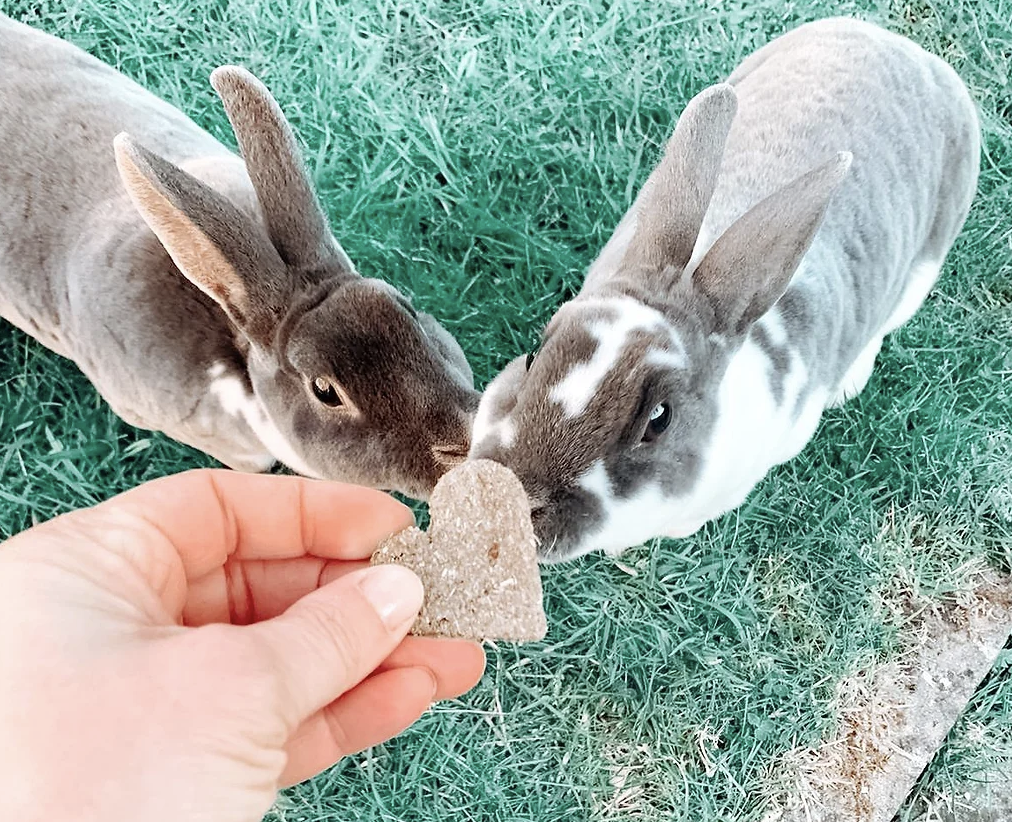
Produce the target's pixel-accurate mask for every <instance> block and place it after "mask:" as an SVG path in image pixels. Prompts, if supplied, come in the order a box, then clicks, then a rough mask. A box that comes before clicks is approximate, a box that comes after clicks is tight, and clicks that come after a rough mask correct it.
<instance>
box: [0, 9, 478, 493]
mask: <svg viewBox="0 0 1012 822" xmlns="http://www.w3.org/2000/svg"><path fill="white" fill-rule="evenodd" d="M219 72H223V70H219ZM218 90H219V93H220V94H222V98H223V101H225V102H226V104H227V105H226V108H227V110H228V111H229V116H230V119H232V121H233V126H234V127H236V132H237V136H238V137H239V139H240V144H241V147H242V148H243V153H244V155H246V156H247V159H250V166H249V168H247V163H245V162H244V161H243V159H241V158H240V157H238V156H237V155H236V154H234V153H233V152H231V151H230V150H228V149H227V148H225V146H223V145H222V144H221V143H219V142H218V141H217V140H215V139H214V138H213V137H212V136H211V135H209V134H208V133H207V132H206V131H204V130H202V129H201V128H199V127H198V126H197V125H196V124H194V123H193V122H192V121H191V120H190V119H189V118H188V117H186V116H185V115H184V114H183V113H182V112H180V111H179V110H178V109H176V108H175V107H173V106H171V105H169V104H168V103H166V102H164V101H162V100H160V99H159V98H157V97H156V96H154V95H153V94H151V93H149V92H148V91H146V90H145V89H143V88H142V87H141V86H139V85H138V84H137V83H135V82H133V81H132V80H130V79H129V78H127V77H125V76H124V75H122V74H121V73H119V72H117V71H116V70H115V69H113V68H111V67H109V66H107V65H105V64H103V63H102V62H100V61H99V60H97V59H95V58H93V57H91V56H90V55H88V54H86V53H85V52H83V51H81V50H80V49H78V48H77V47H75V46H73V45H71V44H69V43H67V42H64V41H62V40H59V39H57V38H55V37H52V36H50V35H48V34H44V33H42V32H39V31H36V30H34V29H32V28H30V27H28V26H25V25H23V24H20V23H17V22H15V21H12V20H10V19H8V18H6V17H3V16H2V15H0V146H2V148H0V316H3V317H4V318H6V319H7V320H9V321H10V322H12V323H13V324H14V325H16V326H17V327H19V328H20V329H22V330H23V331H25V332H26V333H28V334H29V335H31V336H33V337H35V338H37V339H38V340H39V341H41V342H42V343H43V344H44V345H46V346H47V347H49V348H51V349H52V350H54V351H56V352H57V353H59V354H61V355H63V356H66V357H69V358H70V359H72V360H73V361H74V362H75V363H76V364H77V365H78V366H79V367H80V368H81V370H82V371H83V372H84V374H85V375H86V376H87V377H88V378H89V379H90V380H91V381H92V382H93V383H94V385H95V386H96V388H97V389H98V391H99V392H100V393H101V394H102V396H103V397H104V398H105V399H106V400H107V401H108V402H109V404H110V405H111V406H112V408H113V410H114V411H115V412H116V413H117V414H119V415H120V416H121V417H122V418H123V419H125V420H127V421H128V422H130V423H132V424H134V425H137V426H140V427H142V428H147V429H153V430H160V431H163V432H165V433H166V434H167V435H169V436H171V437H173V438H175V439H177V440H180V441H182V442H184V443H187V444H189V445H191V446H194V447H196V448H198V449H200V450H202V451H205V452H207V453H208V454H211V455H212V456H214V457H215V458H217V459H218V460H220V461H221V462H223V463H225V464H227V465H230V466H232V467H234V468H237V469H242V470H255V471H260V470H266V469H267V468H269V467H270V466H271V465H272V464H273V463H274V462H275V461H278V460H280V461H281V462H284V463H286V464H287V465H288V466H289V467H291V468H293V469H294V470H296V471H299V472H300V473H304V474H306V475H309V476H317V477H320V476H326V477H329V478H336V479H345V480H349V481H354V482H359V483H361V484H365V485H372V486H377V487H386V488H393V489H396V490H402V491H404V492H405V493H408V494H411V495H414V496H425V495H426V494H427V493H428V490H431V487H432V485H433V484H434V482H435V480H436V479H437V478H438V476H439V475H440V474H441V473H442V471H443V470H445V467H446V466H445V464H444V463H447V462H449V463H452V462H453V461H454V460H455V459H459V458H461V457H462V456H463V455H464V454H465V453H466V448H467V444H468V429H469V427H470V417H471V415H472V412H473V409H474V406H475V404H476V394H475V393H474V392H473V390H472V386H471V374H470V369H469V368H468V366H467V363H466V360H465V359H464V356H463V353H462V352H461V351H460V349H459V347H458V346H457V345H456V343H455V342H453V340H452V338H450V337H449V335H448V334H447V333H446V332H445V331H444V330H443V329H442V328H440V327H439V326H438V325H436V324H435V322H434V321H433V320H431V318H429V317H426V316H424V315H422V316H421V317H418V316H417V315H415V313H414V311H413V309H411V308H410V306H408V305H407V303H406V300H405V298H403V297H401V296H400V295H399V294H398V293H397V292H396V291H395V290H394V289H392V288H391V287H390V286H387V285H385V284H383V283H381V282H379V281H376V280H366V279H364V278H362V277H360V276H359V275H358V274H357V273H356V272H355V271H354V269H353V268H352V266H351V264H350V262H349V261H348V259H347V257H346V256H345V255H344V253H343V251H341V249H340V246H339V245H338V244H337V242H336V240H334V239H333V237H332V236H331V235H330V234H329V230H327V229H326V227H325V222H324V220H323V218H322V210H321V209H320V208H319V206H318V205H317V203H316V201H315V197H314V196H313V195H312V191H311V188H310V187H309V183H308V180H307V179H306V178H305V175H304V172H303V171H302V168H301V165H300V162H301V161H300V159H299V157H298V154H297V150H296V149H295V143H294V138H292V137H291V134H290V131H289V129H288V126H287V123H286V122H285V121H284V119H283V116H282V115H281V114H280V111H279V110H278V109H277V107H276V103H274V101H273V98H270V96H269V93H268V92H267V91H266V89H264V88H263V87H262V86H260V85H259V83H258V81H256V80H255V78H253V77H252V76H251V75H248V74H247V73H245V72H243V71H242V70H231V72H230V73H223V74H222V76H221V77H220V78H219V83H218ZM250 112H253V113H252V114H251V113H250ZM237 126H238V127H237ZM122 132H127V133H128V134H129V138H127V137H125V136H124V137H121V138H117V135H119V134H121V133H122ZM114 140H116V143H117V146H116V150H115V152H114ZM133 141H136V144H137V145H135V144H134V142H133ZM140 146H143V148H140ZM278 146H280V148H278ZM272 152H274V153H272ZM277 157H280V158H281V159H280V162H279V163H275V162H274V160H275V159H276V158H277ZM254 161H255V163H256V165H255V166H254ZM279 169H280V170H279ZM251 170H257V171H258V174H259V176H260V178H262V179H259V180H258V181H257V183H259V186H258V185H257V184H255V182H254V181H252V180H251V173H250V172H251ZM184 172H185V173H184ZM201 184H203V185H201ZM258 193H259V195H260V196H259V197H258ZM271 197H274V198H275V199H276V200H277V202H272V201H270V198H271ZM286 198H288V199H287V200H286ZM272 211H273V212H274V215H273V219H272V214H271V212H272ZM292 215H294V216H292ZM302 218H305V219H304V222H305V223H306V225H297V226H293V225H287V226H286V225H284V221H285V220H286V219H288V220H289V222H290V223H293V222H298V221H299V220H302ZM307 226H308V227H307ZM286 232H287V233H286ZM300 232H301V233H300ZM300 244H302V245H305V248H302V247H301V245H300ZM177 263H181V264H177ZM264 305H269V308H265V307H263V306H264ZM369 312H375V314H376V315H377V316H376V318H375V319H370V318H369V317H367V316H364V315H367V314H368V313H369ZM342 335H347V336H342ZM349 337H350V339H349ZM356 341H358V342H360V343H361V345H360V350H356V348H355V346H354V345H353V343H355V342H356ZM296 346H297V350H298V355H299V356H300V357H301V358H302V362H299V363H294V362H293V357H294V356H295V355H294V354H293V350H294V348H295V347H296ZM314 359H315V361H314ZM307 361H308V362H312V365H311V366H309V367H306V366H305V365H303V362H307ZM356 379H357V380H358V385H356V386H351V387H350V386H349V382H354V380H356ZM318 380H322V381H318ZM314 381H316V382H315V383H314ZM369 383H373V384H372V386H370V385H369ZM314 384H316V386H317V388H316V389H314V388H313V385H314ZM321 386H322V389H321ZM334 386H337V387H336V388H334ZM331 389H333V391H336V392H338V394H339V396H338V400H339V402H338V403H337V404H336V405H332V404H329V403H321V402H320V401H319V400H318V398H317V397H316V396H314V391H315V392H317V393H320V392H321V391H322V393H321V395H322V396H324V398H325V399H326V400H328V401H329V400H331V399H333V398H334V396H337V395H335V394H333V393H332V392H331ZM384 394H385V396H384ZM374 395H375V396H374ZM344 400H346V402H342V401H344ZM398 400H400V401H401V404H402V407H401V408H400V409H397V408H395V407H393V406H395V405H396V404H397V401H398ZM377 406H378V408H377ZM423 406H427V409H428V410H425V408H423ZM413 419H414V420H416V421H417V422H416V423H414V424H413V423H412V420H413ZM401 428H402V429H404V431H403V432H402V431H399V430H398V429H401ZM433 447H434V448H435V449H436V450H435V452H433V451H432V448H433Z"/></svg>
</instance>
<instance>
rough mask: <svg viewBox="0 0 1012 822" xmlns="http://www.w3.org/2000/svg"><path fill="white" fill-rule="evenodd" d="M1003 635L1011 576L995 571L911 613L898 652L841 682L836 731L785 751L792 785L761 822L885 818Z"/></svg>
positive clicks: (1011, 600) (1010, 614)
mask: <svg viewBox="0 0 1012 822" xmlns="http://www.w3.org/2000/svg"><path fill="white" fill-rule="evenodd" d="M1010 632H1012V579H1007V578H999V577H997V576H995V575H988V576H987V577H986V578H985V579H984V580H983V581H982V582H981V584H980V585H978V586H977V587H976V588H975V589H974V590H973V591H972V592H970V593H967V594H966V595H964V596H962V597H960V598H959V600H958V601H957V602H956V603H954V604H952V605H949V606H945V607H934V608H931V609H924V610H922V611H921V612H920V613H918V614H917V615H916V617H915V618H913V619H912V620H911V622H910V623H909V625H908V626H907V628H906V629H905V632H904V633H905V634H906V635H907V646H908V650H907V652H906V653H905V654H904V655H903V656H902V658H900V659H898V660H896V661H893V662H890V663H887V664H883V665H878V666H874V667H872V668H870V669H868V670H866V671H862V672H860V673H858V674H856V675H855V676H853V677H849V678H848V679H846V680H844V681H843V682H842V683H841V685H840V689H839V695H838V700H837V704H838V715H839V722H840V725H839V732H838V734H837V735H836V737H835V738H834V739H833V740H832V741H830V742H827V743H826V744H824V745H823V746H821V747H820V748H808V749H802V750H797V751H794V752H792V753H791V754H790V755H789V756H788V757H787V763H786V765H787V768H788V769H789V771H791V772H792V774H793V775H794V782H795V789H794V790H793V791H792V792H791V794H790V795H789V796H786V797H782V798H781V800H780V801H779V802H778V803H777V806H776V807H775V808H773V809H772V810H771V811H770V812H769V813H768V814H767V816H766V822H890V820H892V819H893V817H894V815H895V814H896V812H897V810H898V809H899V807H900V806H901V805H902V803H903V801H904V799H906V797H907V795H908V794H909V792H910V790H911V788H912V787H913V785H914V783H915V782H916V781H917V778H918V776H919V775H920V773H921V771H922V770H923V769H924V767H925V766H926V765H927V764H928V762H929V761H930V760H931V758H932V757H933V756H934V754H935V752H936V751H937V750H938V748H939V746H940V745H941V744H942V742H943V741H944V739H945V737H946V734H948V732H949V729H950V728H951V727H952V724H953V723H954V722H955V721H956V719H957V718H958V717H959V715H960V714H961V713H962V711H963V709H964V708H965V706H966V704H967V702H968V701H969V700H970V698H971V697H972V696H973V693H974V691H976V689H977V687H978V686H979V685H980V682H981V681H982V680H983V678H984V677H985V676H986V675H987V673H988V672H989V671H990V670H991V667H992V666H993V664H994V662H995V659H996V658H997V656H998V654H999V653H1000V652H1001V650H1002V647H1003V646H1004V644H1005V642H1006V640H1007V639H1008V636H1009V633H1010ZM993 818H994V819H995V820H997V819H1001V820H1002V822H1008V821H1009V820H1010V819H1012V815H1005V816H998V817H993ZM940 819H942V817H935V818H934V819H933V818H932V817H924V819H923V822H935V820H940ZM950 819H951V820H952V822H957V821H958V822H963V820H964V819H965V820H966V822H970V820H971V819H973V822H989V820H990V819H991V817H988V816H980V817H977V818H971V817H951V818H950ZM919 822H921V821H920V820H919ZM946 822H949V820H946Z"/></svg>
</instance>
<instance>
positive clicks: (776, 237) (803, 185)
mask: <svg viewBox="0 0 1012 822" xmlns="http://www.w3.org/2000/svg"><path fill="white" fill-rule="evenodd" d="M851 159H852V155H851V154H850V153H849V152H846V151H842V152H840V153H839V154H837V155H836V157H835V158H833V159H832V160H830V161H829V162H828V163H825V164H824V165H821V166H819V167H818V168H815V169H813V170H812V171H809V172H808V173H807V174H803V175H802V176H801V177H798V178H797V179H796V180H794V182H792V183H789V184H788V185H786V186H784V187H783V188H781V189H780V190H779V191H776V192H774V193H773V194H771V195H770V196H769V197H767V198H766V199H765V200H762V201H760V202H759V203H757V204H756V205H754V206H753V207H752V208H751V209H749V210H748V211H746V212H745V214H743V215H742V216H741V217H739V218H738V219H737V220H736V221H735V222H734V223H732V224H731V226H730V228H728V229H727V231H725V232H724V233H723V234H721V235H720V237H718V238H717V241H716V242H715V243H714V244H713V246H712V247H711V248H710V250H709V251H707V252H706V254H705V255H704V256H703V259H702V260H700V263H699V266H698V267H697V268H696V270H695V271H694V272H693V273H692V283H693V285H694V286H695V287H696V288H697V289H698V290H699V291H701V292H702V293H703V294H705V295H706V296H707V297H708V298H709V299H710V302H711V304H712V305H713V308H714V311H715V314H716V321H717V329H716V330H717V331H719V332H720V333H731V334H742V333H744V332H745V331H746V330H747V329H748V327H749V326H750V325H751V324H752V323H753V322H754V321H755V320H757V319H758V318H759V317H761V316H762V315H763V314H765V313H766V312H767V311H768V310H769V309H770V308H771V307H772V306H773V304H774V303H775V302H776V301H777V300H779V299H780V297H781V296H782V295H783V293H784V291H785V290H786V289H787V285H788V284H789V283H790V281H791V277H793V276H794V272H795V270H796V269H797V267H798V265H799V264H800V263H801V258H802V257H803V256H804V255H805V253H806V252H807V251H808V247H809V246H810V245H811V243H812V239H813V238H814V237H815V232H816V231H818V229H819V226H820V225H821V224H822V219H823V217H824V216H825V214H826V209H827V208H828V207H829V202H830V199H831V197H832V195H833V192H834V191H835V190H836V187H837V186H838V185H839V184H840V182H841V181H842V180H843V178H844V176H845V175H846V173H847V170H848V169H849V168H850V163H851Z"/></svg>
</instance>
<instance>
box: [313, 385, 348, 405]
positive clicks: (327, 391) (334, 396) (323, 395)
mask: <svg viewBox="0 0 1012 822" xmlns="http://www.w3.org/2000/svg"><path fill="white" fill-rule="evenodd" d="M313 394H314V395H315V396H316V399H318V400H319V401H320V402H322V403H323V404H324V405H327V406H329V407H331V408H337V407H338V406H339V405H341V404H342V403H341V395H340V394H338V393H337V389H336V388H335V387H334V384H333V383H332V382H331V381H330V380H328V379H327V378H326V377H317V378H316V379H315V380H313Z"/></svg>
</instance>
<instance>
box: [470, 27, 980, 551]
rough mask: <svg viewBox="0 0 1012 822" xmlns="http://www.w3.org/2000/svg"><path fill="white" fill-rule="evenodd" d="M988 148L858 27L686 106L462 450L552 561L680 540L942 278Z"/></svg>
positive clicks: (971, 118)
mask: <svg viewBox="0 0 1012 822" xmlns="http://www.w3.org/2000/svg"><path fill="white" fill-rule="evenodd" d="M979 151H980V142H979V125H978V122H977V115H976V110H975V107H974V104H973V102H972V100H971V99H970V96H969V94H968V92H967V91H966V88H965V86H964V85H963V83H962V82H961V81H960V79H959V78H958V76H957V75H956V73H955V72H954V71H953V70H952V69H951V68H950V67H949V66H948V65H947V64H945V63H944V62H943V61H942V60H940V59H938V58H936V57H934V56H932V55H930V54H928V53H927V52H925V51H924V50H923V49H921V48H920V47H918V46H917V45H915V44H914V43H912V42H911V41H909V40H907V39H905V38H902V37H900V36H898V35H895V34H891V33H889V32H886V31H884V30H882V29H880V28H877V27H875V26H873V25H870V24H867V23H862V22H858V21H854V20H849V19H830V20H824V21H819V22H816V23H810V24H806V25H803V26H801V27H799V28H797V29H795V30H793V31H791V32H789V33H787V34H785V35H783V36H781V37H780V38H778V39H776V40H774V41H772V42H771V43H769V44H768V45H766V46H765V47H763V48H762V49H760V50H759V51H757V52H756V53H754V54H753V55H751V56H750V57H748V58H747V59H745V60H744V61H743V62H742V63H741V65H740V66H739V67H738V68H737V69H736V70H735V71H734V72H733V73H732V74H731V75H730V77H729V78H728V80H727V82H726V83H725V84H722V85H719V86H715V87H712V88H710V89H707V90H705V91H704V92H702V93H701V94H700V95H698V96H697V97H696V98H694V99H693V101H691V102H690V104H689V105H688V106H687V107H686V110H685V112H684V113H683V115H682V118H680V120H679V124H678V127H677V128H676V130H675V134H674V136H673V137H672V139H671V141H670V142H669V144H668V147H667V151H666V155H665V157H664V159H662V161H661V162H660V164H659V165H658V166H657V168H656V169H655V170H654V172H653V173H652V174H651V176H650V178H648V180H647V182H646V184H645V185H644V187H643V189H642V190H641V192H640V194H639V195H638V197H637V199H636V202H635V203H634V204H633V206H632V208H630V210H629V211H628V212H627V214H626V215H625V217H624V218H623V219H622V221H621V222H620V223H619V225H618V227H617V228H616V230H615V232H614V234H613V236H612V237H611V239H610V240H609V242H608V243H607V244H606V245H605V247H604V249H603V250H602V251H601V253H600V254H599V256H598V257H597V259H596V260H595V261H594V263H593V264H592V265H591V267H590V269H589V271H588V273H587V277H586V280H585V283H584V286H583V288H582V289H581V291H580V293H579V295H578V296H577V297H576V298H575V299H573V300H572V301H570V302H569V303H567V304H565V305H564V306H563V307H562V308H561V309H560V310H559V312H558V313H557V314H556V316H555V317H554V318H553V319H552V321H551V322H550V324H549V326H548V327H547V329H546V331H545V334H544V338H543V343H542V346H541V348H540V350H539V352H538V354H537V356H536V358H534V359H533V361H531V360H530V359H528V360H520V359H518V360H516V361H514V362H513V363H511V364H510V365H509V366H508V367H507V368H506V369H505V370H504V371H503V373H502V374H501V375H500V376H499V377H498V378H497V379H496V380H495V381H494V382H493V383H492V384H491V385H490V386H489V388H488V390H487V391H486V393H485V396H484V397H483V399H482V404H481V406H480V408H479V412H478V418H477V422H476V426H475V431H474V433H473V443H474V444H473V446H472V455H473V456H479V457H492V458H495V459H499V460H500V461H502V462H504V463H505V464H506V465H508V466H510V467H511V468H513V470H514V471H515V472H516V473H517V474H518V476H519V477H520V478H521V480H522V481H523V482H524V483H525V487H527V489H528V493H529V494H530V495H531V497H532V500H533V504H534V506H535V508H536V509H537V512H536V514H535V519H536V526H537V530H538V531H539V538H540V539H541V542H542V547H541V552H542V557H543V558H544V559H547V560H560V559H567V558H569V557H572V556H576V555H578V554H581V553H585V552H587V551H590V550H595V549H603V550H607V551H612V552H614V551H620V550H621V549H623V548H625V547H628V546H630V545H634V544H638V543H639V542H642V541H644V540H646V539H649V538H651V537H655V536H662V535H667V536H687V535H689V534H691V533H693V532H694V531H696V530H698V529H699V528H700V527H701V526H702V525H703V524H705V523H706V522H707V521H709V520H711V519H713V518H715V517H717V516H719V515H720V514H722V513H724V512H726V511H729V510H732V509H733V508H735V507H737V506H738V505H740V504H741V503H742V502H743V501H744V499H745V498H746V497H747V495H748V493H749V492H750V491H751V489H752V488H753V487H754V486H755V484H756V483H757V482H758V481H759V480H760V479H762V477H763V476H765V474H766V473H767V472H768V470H769V469H770V468H771V467H772V466H774V465H776V464H778V463H781V462H784V461H786V460H788V459H790V458H792V457H794V456H795V455H797V454H798V453H799V452H800V451H801V450H802V449H803V448H804V446H805V444H806V443H807V442H808V441H809V440H810V438H811V437H812V435H813V434H814V433H815V430H816V428H817V426H818V423H819V420H820V418H821V415H822V412H823V411H824V409H825V408H826V407H829V406H832V405H836V404H840V403H842V402H844V401H846V400H847V399H849V398H851V397H853V396H854V395H856V394H857V393H858V392H860V391H861V390H862V389H863V388H864V386H865V384H866V383H867V381H868V378H869V376H870V374H871V372H872V367H873V365H874V361H875V357H876V355H877V353H878V351H879V348H880V346H881V344H882V341H883V338H884V336H885V335H886V334H888V333H889V332H891V331H893V330H895V329H896V328H898V327H899V326H901V325H902V324H904V323H905V322H906V321H907V320H909V319H910V318H911V316H913V314H914V313H915V312H916V310H917V309H918V307H919V306H920V305H921V303H922V302H923V301H924V299H925V297H926V296H927V294H928V292H929V291H930V289H931V287H932V286H933V284H934V283H935V281H936V279H937V278H938V275H939V272H940V270H941V267H942V264H943V262H944V260H945V257H946V254H947V252H948V250H949V248H950V246H951V245H952V243H953V241H954V240H955V238H956V236H957V234H958V233H959V231H960V230H961V227H962V225H963V222H964V220H965V218H966V216H967V213H968V210H969V207H970V203H971V201H972V199H973V195H974V192H975V189H976V181H977V174H978V163H979ZM528 366H529V367H528Z"/></svg>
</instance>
